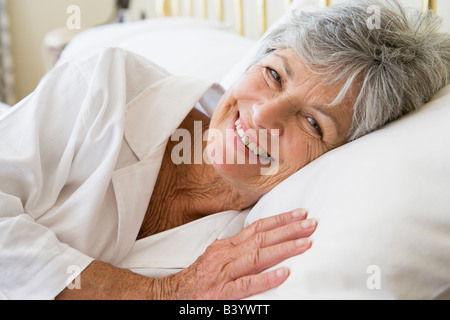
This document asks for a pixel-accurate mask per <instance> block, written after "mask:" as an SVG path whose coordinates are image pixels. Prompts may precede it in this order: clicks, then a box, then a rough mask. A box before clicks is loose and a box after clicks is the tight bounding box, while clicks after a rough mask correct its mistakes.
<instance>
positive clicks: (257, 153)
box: [235, 119, 270, 159]
mask: <svg viewBox="0 0 450 320" xmlns="http://www.w3.org/2000/svg"><path fill="white" fill-rule="evenodd" d="M235 126H236V133H237V134H238V136H239V138H240V139H241V141H242V143H243V144H244V145H245V146H246V147H247V148H249V149H250V150H251V151H252V152H253V154H254V155H255V156H259V157H261V158H265V159H269V158H270V157H269V155H268V154H267V152H265V151H264V150H263V149H261V148H259V147H258V146H257V145H256V143H254V142H253V141H250V139H249V137H247V136H246V135H245V132H244V129H242V125H241V120H239V119H238V120H237V121H236V122H235Z"/></svg>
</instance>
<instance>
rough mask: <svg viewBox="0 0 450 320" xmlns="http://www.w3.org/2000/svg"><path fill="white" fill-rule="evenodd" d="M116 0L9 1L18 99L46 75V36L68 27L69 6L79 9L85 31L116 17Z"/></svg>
mask: <svg viewBox="0 0 450 320" xmlns="http://www.w3.org/2000/svg"><path fill="white" fill-rule="evenodd" d="M113 3H114V0H9V1H8V6H9V15H10V21H11V38H12V52H13V59H14V65H15V82H16V97H17V99H18V100H20V99H22V98H24V97H25V96H26V95H28V94H29V93H30V92H31V91H33V90H34V88H35V87H36V85H37V84H38V82H39V80H40V79H41V78H42V76H43V75H44V74H45V71H46V70H45V65H44V60H43V57H42V42H43V39H44V37H45V34H46V33H47V32H49V31H51V30H53V29H55V28H59V27H65V26H66V20H67V19H68V18H69V17H70V14H67V13H66V10H67V8H68V7H69V6H70V5H77V6H79V7H80V9H81V11H80V13H81V14H80V22H81V24H80V26H81V28H82V29H86V28H89V27H91V26H94V25H97V24H101V23H103V22H105V21H107V20H108V19H109V18H110V17H111V16H112V14H113Z"/></svg>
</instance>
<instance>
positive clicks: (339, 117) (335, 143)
mask: <svg viewBox="0 0 450 320" xmlns="http://www.w3.org/2000/svg"><path fill="white" fill-rule="evenodd" d="M337 92H338V88H333V87H327V86H325V85H324V84H322V83H321V79H319V78H318V77H317V76H316V75H314V74H313V73H312V72H311V71H309V70H308V69H307V67H306V66H305V65H304V64H303V63H302V62H301V61H300V60H299V58H298V55H296V53H295V52H294V51H293V50H291V49H283V50H278V51H275V52H273V53H271V54H270V55H268V56H266V57H265V58H264V59H263V60H262V61H260V62H259V63H258V64H256V65H254V66H253V67H251V68H250V69H249V70H248V71H247V72H246V73H245V74H244V75H243V76H242V77H241V78H240V80H239V81H238V82H237V83H236V84H235V85H234V86H233V87H232V88H230V90H228V92H227V93H226V94H225V96H224V97H223V99H222V100H221V102H220V103H219V105H218V107H217V109H216V111H215V113H214V116H213V118H212V120H211V125H210V129H211V130H210V136H209V143H208V147H207V154H208V157H209V161H210V162H211V163H212V164H213V165H214V167H215V169H216V171H217V172H218V173H219V174H220V175H221V176H222V177H224V178H225V179H226V180H228V181H229V182H230V183H232V184H233V185H234V186H235V187H237V188H238V190H241V191H242V192H246V193H247V194H249V195H252V196H254V197H255V198H258V197H260V196H262V195H263V194H265V193H267V192H268V191H270V190H271V189H272V188H273V187H275V186H276V185H277V184H279V183H280V182H281V181H283V180H284V179H286V178H287V177H289V176H291V175H292V174H294V173H295V172H297V171H298V170H300V169H301V168H303V167H304V166H306V165H307V164H308V163H310V162H311V161H313V160H314V159H316V158H318V157H320V156H321V155H323V154H324V153H326V152H327V151H330V150H332V149H334V148H336V147H339V146H341V145H343V144H344V143H345V142H346V137H347V134H348V132H349V130H350V126H351V123H352V117H353V109H352V105H353V104H352V103H351V102H352V101H348V100H347V101H344V102H343V103H342V104H341V105H338V106H332V107H330V106H328V104H329V103H330V102H332V101H333V100H334V98H335V97H336V94H337ZM252 142H253V144H251V143H252ZM255 145H256V146H257V148H255ZM251 149H253V150H254V151H251Z"/></svg>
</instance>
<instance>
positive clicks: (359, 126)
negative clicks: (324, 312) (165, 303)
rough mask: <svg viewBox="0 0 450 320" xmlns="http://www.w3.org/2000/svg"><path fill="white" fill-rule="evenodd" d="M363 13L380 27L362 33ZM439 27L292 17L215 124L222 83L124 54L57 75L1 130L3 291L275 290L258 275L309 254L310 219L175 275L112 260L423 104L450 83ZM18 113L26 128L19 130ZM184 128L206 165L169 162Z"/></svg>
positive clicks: (125, 294) (353, 13) (318, 14)
mask: <svg viewBox="0 0 450 320" xmlns="http://www.w3.org/2000/svg"><path fill="white" fill-rule="evenodd" d="M370 5H377V6H379V8H380V12H381V17H380V19H381V20H380V26H379V27H380V28H376V27H374V26H373V24H371V23H369V22H368V21H369V20H370V14H368V13H367V9H368V7H369V6H370ZM438 22H439V21H438V19H437V18H435V17H433V16H432V15H431V14H428V15H421V14H418V13H415V14H414V15H408V14H407V13H406V12H405V11H404V10H403V9H402V8H401V6H400V5H398V4H397V3H396V2H395V1H390V2H389V3H388V4H386V3H385V2H377V1H352V2H349V3H343V4H340V5H336V6H333V7H331V8H328V9H325V10H319V11H315V12H310V13H303V14H301V15H293V16H292V17H291V18H290V20H289V21H287V22H286V23H285V24H283V25H281V26H279V27H278V28H277V29H276V30H273V31H272V32H271V33H270V34H269V35H268V36H267V37H266V38H265V39H264V40H263V42H262V47H261V50H260V53H259V55H258V56H257V57H256V59H255V63H253V64H252V65H251V66H250V67H249V68H248V70H247V71H246V73H245V74H244V75H243V76H242V77H241V78H240V79H239V80H238V81H237V83H236V84H235V85H234V86H233V87H232V88H231V89H230V90H229V91H228V92H226V93H225V94H224V95H223V96H222V98H221V100H220V102H218V104H217V107H216V108H215V113H214V115H213V117H212V119H208V118H207V117H206V116H205V115H204V114H203V113H201V112H199V111H197V109H192V105H193V104H194V103H195V102H197V101H199V100H200V101H201V102H202V103H205V101H211V99H210V97H211V96H214V95H217V91H214V89H217V88H216V87H214V86H213V87H211V85H210V84H203V83H202V82H201V81H194V80H186V79H180V78H178V77H172V76H170V75H168V74H167V73H166V72H165V71H163V70H160V69H158V68H157V67H156V66H154V65H153V64H151V63H149V62H146V61H144V60H143V59H141V58H139V57H136V56H134V55H131V54H129V53H126V52H123V51H121V50H106V51H105V52H103V53H102V54H100V55H99V56H95V57H93V58H89V59H87V60H84V61H83V62H77V63H73V64H69V65H67V66H64V67H61V68H60V69H57V70H55V71H53V72H52V73H51V74H50V75H48V76H47V78H46V80H44V81H43V82H42V83H41V84H40V86H39V87H38V89H37V90H36V92H35V93H34V94H33V95H32V96H30V97H29V98H27V99H26V100H24V101H23V102H21V103H20V104H19V105H18V106H16V107H15V108H14V109H15V110H13V111H11V112H10V113H9V114H7V116H5V117H4V118H2V119H0V133H1V136H2V137H5V136H7V137H11V140H6V139H4V140H0V141H1V144H0V147H1V150H2V155H0V164H1V166H0V168H1V169H0V174H1V176H2V179H1V181H2V182H0V206H1V210H0V211H1V216H2V220H1V224H0V227H1V229H2V232H1V241H0V245H1V247H2V250H0V252H1V253H0V261H1V264H0V265H1V269H2V273H3V271H5V274H8V277H3V276H2V280H0V281H1V286H0V287H1V289H0V290H1V291H0V292H1V294H2V295H3V296H5V297H21V296H20V295H21V293H22V292H26V293H27V294H28V296H29V297H36V296H39V294H37V293H36V292H39V293H41V296H40V297H52V295H53V296H57V298H60V299H68V298H140V299H142V298H153V299H160V298H162V299H199V298H200V299H202V298H203V299H239V298H244V297H248V296H250V295H253V294H256V293H259V292H263V291H266V290H268V289H271V288H273V287H275V286H278V285H280V284H281V283H282V282H284V281H285V280H286V279H287V277H288V276H289V270H286V269H284V268H282V269H275V270H273V271H269V272H264V270H266V269H268V268H270V267H272V266H275V265H276V264H278V263H279V262H281V261H283V260H284V259H287V258H289V257H291V256H293V255H297V254H301V253H303V252H305V251H306V250H308V249H309V248H310V246H311V243H310V241H309V240H308V239H307V238H308V237H309V236H310V235H311V234H312V233H313V232H314V230H315V228H316V222H315V221H314V220H311V219H307V217H306V212H305V211H304V210H301V209H299V210H294V211H293V212H288V213H285V214H282V215H279V216H276V217H273V218H269V219H266V220H261V221H259V222H258V223H256V224H254V225H252V226H250V227H248V228H245V229H243V230H242V231H241V232H240V233H239V234H237V235H236V236H234V237H232V238H229V239H226V240H220V241H216V242H215V243H213V244H212V245H211V246H210V247H209V248H208V249H207V250H206V252H205V253H204V254H203V255H202V256H201V257H200V258H199V259H198V260H197V261H196V262H194V264H193V265H192V266H191V267H189V268H187V269H185V270H184V271H182V272H181V273H179V274H176V275H173V276H169V277H166V278H162V279H152V278H147V277H144V276H141V275H138V274H135V273H132V272H130V271H128V270H122V269H118V268H116V267H114V266H113V265H114V264H115V263H116V262H118V261H120V259H121V258H123V257H124V256H126V254H127V252H128V251H129V250H130V248H131V246H132V245H133V243H134V241H135V240H136V239H140V238H144V237H148V236H151V235H153V234H155V233H158V232H161V231H164V230H167V229H170V228H173V227H176V226H180V225H182V224H185V223H188V222H190V221H193V220H195V219H198V218H201V217H204V216H207V215H210V214H213V213H217V212H221V211H225V210H241V209H244V208H247V207H249V206H252V205H253V204H255V203H256V202H257V201H258V199H260V197H262V196H263V195H264V194H265V193H267V192H269V191H270V190H271V189H272V188H274V187H275V186H276V185H277V184H279V183H280V182H281V181H283V180H284V179H286V178H287V177H289V176H290V175H292V174H293V173H295V172H297V171H298V170H300V169H301V168H303V167H304V166H306V165H307V164H308V163H310V162H311V161H313V160H314V159H316V158H318V157H320V156H321V155H323V154H324V153H326V152H328V151H330V150H332V149H334V148H337V147H339V146H342V145H343V144H345V143H347V142H349V141H351V140H354V139H357V138H358V137H361V136H363V135H365V134H367V133H369V132H371V131H374V130H376V129H378V128H380V127H382V126H383V125H385V124H387V123H388V122H390V121H393V120H395V119H397V118H399V117H400V116H402V115H404V114H406V113H408V112H410V111H412V110H416V109H418V108H419V107H421V106H422V105H423V104H424V103H425V102H427V101H428V100H430V99H431V97H432V96H433V95H434V94H435V93H436V92H437V91H438V90H439V89H440V88H442V87H443V86H445V85H446V84H447V83H448V79H449V77H450V37H449V36H448V35H444V34H439V33H437V32H436V30H437V27H438V25H439V23H438ZM208 88H210V89H209V90H208ZM53 91H55V92H58V91H59V92H64V97H63V98H60V97H55V95H52V92H53ZM205 91H207V93H206V94H204V92H205ZM200 98H201V99H200ZM185 100H186V101H185ZM213 100H214V99H213ZM166 104H169V105H166ZM180 105H183V106H184V107H179V106H180ZM30 106H31V107H30ZM167 106H170V108H167ZM186 106H189V108H188V109H186V108H187V107H186ZM163 116H165V117H170V118H167V121H166V120H165V119H166V118H162V117H163ZM23 117H28V118H32V121H31V120H30V121H25V120H23V121H24V123H25V125H24V126H25V128H26V129H28V131H26V132H23V131H21V128H23V126H20V125H19V124H18V123H17V121H19V119H22V118H23ZM48 119H51V120H52V121H51V122H50V121H49V120H48ZM14 120H15V121H14ZM180 123H181V124H180ZM199 123H200V124H201V130H200V131H199V130H198V126H197V125H198V124H199ZM17 127H19V129H17ZM14 128H16V129H14ZM180 131H181V132H184V133H188V134H189V135H190V136H191V137H194V138H193V139H191V140H190V141H191V143H192V149H191V150H194V151H195V149H196V148H199V147H198V145H196V144H195V141H196V140H198V137H199V136H200V141H202V142H203V143H202V144H200V150H197V151H198V152H197V154H201V155H203V158H202V159H201V161H196V160H198V159H194V158H195V152H194V154H193V155H190V156H189V157H191V156H192V159H191V160H194V161H178V160H179V159H175V158H174V155H175V156H177V155H178V156H181V153H183V155H182V157H183V158H184V159H186V158H185V156H186V155H185V154H184V153H185V152H186V149H183V150H182V152H180V150H181V149H180V148H179V144H178V143H177V139H174V138H173V137H174V136H172V139H169V137H170V135H171V134H172V133H173V132H180ZM208 134H209V136H208ZM204 136H207V138H206V139H203V138H202V137H204ZM12 137H14V138H12ZM264 142H266V143H264ZM242 160H243V161H242ZM190 163H193V164H190ZM152 176H153V177H154V178H151V177H152ZM152 179H153V180H152ZM117 216H118V217H117ZM61 220H62V221H63V222H61ZM192 236H195V235H192ZM5 249H9V250H5ZM168 250H169V248H168ZM5 261H6V262H5ZM24 265H26V266H27V268H29V269H26V268H24ZM67 266H76V267H78V269H79V270H78V271H73V273H74V276H77V275H78V274H80V273H81V285H80V286H79V287H78V288H75V289H73V288H72V290H71V288H66V289H64V286H65V285H67V283H61V278H64V275H65V277H66V278H68V279H69V282H70V281H72V280H73V278H74V277H69V276H68V274H67V272H66V270H67ZM75 269H77V268H75ZM70 270H72V269H70ZM24 272H25V273H24ZM39 286H41V287H39ZM24 287H25V288H27V290H25V289H23V288H24ZM63 289H64V290H63ZM61 290H62V291H61Z"/></svg>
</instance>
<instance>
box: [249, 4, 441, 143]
mask: <svg viewBox="0 0 450 320" xmlns="http://www.w3.org/2000/svg"><path fill="white" fill-rule="evenodd" d="M374 6H376V7H375V8H378V9H379V12H380V15H379V19H380V20H379V26H377V27H375V26H374V25H373V21H370V19H371V16H373V12H371V11H370V9H369V8H374ZM368 9H369V10H368ZM440 25H441V19H440V18H439V17H437V16H434V15H433V14H432V12H431V11H430V12H428V13H422V12H420V11H417V10H412V9H411V10H406V9H405V8H403V7H402V6H401V5H400V3H399V2H398V1H397V0H388V1H379V0H372V1H368V0H359V1H350V2H344V3H340V4H337V5H333V6H331V7H329V8H326V9H321V10H314V11H308V12H301V13H300V14H298V13H294V14H292V15H291V17H290V18H289V19H288V20H287V21H285V22H284V23H283V24H282V25H280V26H278V27H276V28H275V29H274V30H272V31H271V32H269V33H268V34H267V35H266V36H265V37H264V38H263V40H262V44H261V48H260V50H259V53H258V54H257V57H256V60H257V61H259V60H260V59H262V58H263V57H264V56H265V55H267V54H269V53H270V52H272V51H274V50H277V49H282V48H290V49H293V50H294V51H295V52H296V53H297V54H298V55H299V58H300V59H301V60H302V62H303V63H305V64H306V65H307V66H308V67H309V68H310V69H311V70H312V71H313V72H315V73H316V74H318V75H319V76H322V78H323V79H324V80H325V81H326V83H327V85H341V86H342V87H341V88H340V93H339V94H338V95H337V97H336V98H335V99H334V101H333V102H332V103H331V104H330V105H337V104H339V103H341V102H342V101H343V99H345V97H346V96H347V94H349V93H350V92H351V90H355V89H356V95H357V96H356V100H355V104H354V117H353V124H352V128H351V130H350V132H349V135H348V140H349V141H351V140H355V139H357V138H359V137H361V136H363V135H365V134H368V133H370V132H372V131H374V130H377V129H379V128H381V127H382V126H384V125H386V124H387V123H389V122H391V121H394V120H396V119H398V118H399V117H401V116H402V115H405V114H406V113H408V112H410V111H413V110H417V109H419V108H420V107H421V106H423V105H424V104H425V103H427V102H428V101H430V100H431V98H432V97H433V96H434V94H435V93H436V92H437V91H439V90H440V89H442V88H443V87H444V86H446V85H447V84H448V83H449V79H450V35H449V34H446V33H439V32H438V29H439V27H440ZM342 83H344V84H343V85H342Z"/></svg>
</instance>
